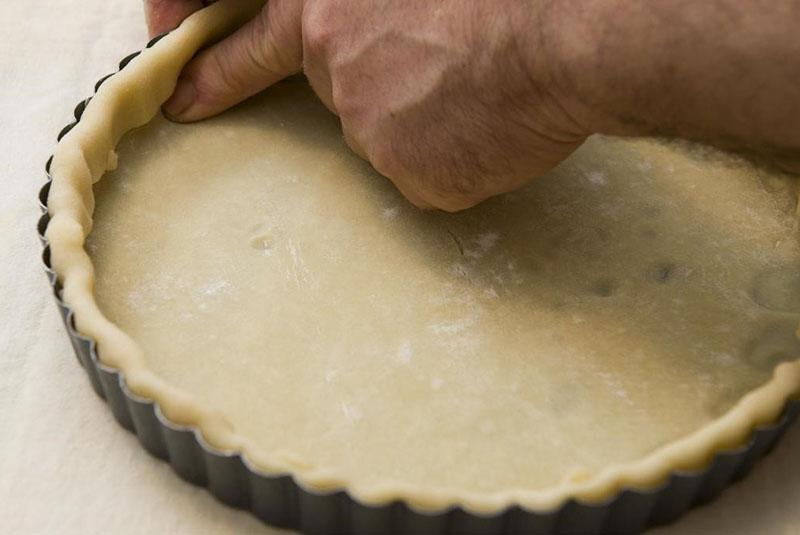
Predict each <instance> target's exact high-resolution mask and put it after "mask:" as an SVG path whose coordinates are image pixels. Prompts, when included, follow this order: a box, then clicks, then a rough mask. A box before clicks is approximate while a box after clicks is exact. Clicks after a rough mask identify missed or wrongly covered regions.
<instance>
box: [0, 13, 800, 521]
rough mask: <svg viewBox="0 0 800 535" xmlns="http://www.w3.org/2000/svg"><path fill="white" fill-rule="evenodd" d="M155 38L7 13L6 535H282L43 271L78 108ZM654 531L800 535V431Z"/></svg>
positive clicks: (0, 207)
mask: <svg viewBox="0 0 800 535" xmlns="http://www.w3.org/2000/svg"><path fill="white" fill-rule="evenodd" d="M146 40H147V37H146V33H145V28H144V24H143V16H142V5H141V2H140V1H138V0H83V1H80V2H78V1H75V0H72V1H70V0H53V1H47V2H46V1H44V0H2V1H1V2H0V266H2V269H3V270H4V273H3V274H2V275H0V531H2V532H4V533H62V534H70V533H87V532H88V533H93V532H98V531H101V530H102V532H106V533H116V534H120V535H124V534H134V533H153V534H157V533H169V534H175V535H179V534H216V533H219V534H222V533H234V532H238V533H242V532H243V533H260V534H275V533H279V531H278V530H273V529H270V528H267V527H265V526H264V525H263V524H261V523H260V522H259V521H258V520H256V519H255V517H252V516H250V515H249V514H247V513H244V512H241V511H236V510H234V509H230V508H228V507H226V506H224V505H222V504H220V503H218V502H217V501H216V500H214V498H212V497H211V495H210V494H208V493H207V492H206V491H205V490H203V489H200V488H197V487H194V486H191V485H189V484H187V483H184V482H183V481H182V480H180V479H179V478H178V477H177V476H176V475H174V474H173V473H172V471H171V470H170V468H169V466H168V465H167V464H165V463H163V462H161V461H158V460H156V459H154V458H153V457H151V456H150V455H148V454H147V453H145V451H144V450H143V449H142V448H141V447H140V446H139V444H138V442H136V440H135V438H134V437H133V435H132V434H130V433H128V432H127V431H124V430H123V429H122V428H120V427H119V426H118V425H117V424H116V422H114V420H113V419H112V417H111V413H110V412H109V411H108V409H107V407H106V406H105V404H104V403H103V402H102V401H101V400H100V399H99V398H98V397H97V396H96V395H95V394H94V392H93V391H92V390H91V388H90V386H89V383H88V380H87V378H86V376H85V374H84V372H83V371H82V370H81V368H80V367H79V366H78V364H77V363H76V360H75V357H74V356H73V355H72V349H71V347H70V345H69V342H68V340H67V337H66V335H65V333H64V330H63V326H62V325H61V320H60V318H59V316H58V313H57V310H56V307H55V305H54V303H53V300H52V297H51V295H50V291H49V287H48V285H47V283H46V279H45V276H44V274H43V273H42V270H41V264H40V260H39V255H40V247H39V244H38V241H37V238H36V233H35V225H36V221H37V218H38V216H39V212H38V208H37V206H36V194H37V192H38V190H39V187H40V186H41V185H42V183H43V182H44V171H43V168H44V163H45V160H46V159H47V157H48V156H49V154H50V153H51V151H52V149H53V146H54V144H55V136H56V134H57V133H58V131H59V130H60V128H61V127H62V126H64V125H65V124H66V123H67V122H68V121H69V119H70V114H71V111H72V108H73V106H74V105H75V104H76V103H77V102H78V101H79V100H81V99H82V98H84V97H86V96H88V95H89V94H90V93H91V90H92V86H93V84H94V82H95V81H96V80H97V79H98V78H100V77H101V76H102V75H104V74H106V73H108V72H112V71H114V70H116V64H117V62H118V61H119V60H120V59H122V58H123V57H124V56H125V55H127V54H128V53H129V52H132V51H135V50H138V49H140V48H141V47H142V46H143V45H144V44H145V42H146ZM652 533H653V534H660V535H673V534H698V535H699V534H715V533H720V534H722V533H725V534H731V535H736V534H751V533H763V534H782V535H789V534H797V533H800V425H794V426H793V428H792V429H790V430H789V433H788V435H787V436H786V437H785V439H784V440H783V441H782V443H781V444H780V445H779V446H778V448H777V449H776V451H775V452H774V453H773V454H772V455H770V456H769V457H768V458H767V459H765V460H764V461H763V462H762V463H761V464H760V465H758V466H757V467H756V468H755V470H754V472H753V473H752V474H751V475H750V476H749V477H748V478H746V479H745V480H743V481H742V482H740V483H738V484H736V485H735V486H733V487H732V488H730V489H728V490H727V491H726V492H725V493H724V495H723V496H722V497H721V498H720V499H719V500H717V501H716V502H714V503H713V504H711V505H708V506H705V507H702V508H699V509H696V510H694V511H693V512H691V513H690V514H689V515H688V516H686V517H684V518H683V519H682V520H680V521H679V522H678V523H676V524H674V525H672V526H668V527H666V528H660V529H657V530H653V531H652Z"/></svg>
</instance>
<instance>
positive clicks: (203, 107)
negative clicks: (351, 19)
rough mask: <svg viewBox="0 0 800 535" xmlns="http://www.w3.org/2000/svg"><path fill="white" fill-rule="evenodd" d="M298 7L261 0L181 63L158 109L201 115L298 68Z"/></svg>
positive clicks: (293, 1) (176, 115)
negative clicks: (255, 10) (254, 10)
mask: <svg viewBox="0 0 800 535" xmlns="http://www.w3.org/2000/svg"><path fill="white" fill-rule="evenodd" d="M302 10H303V3H302V0H270V1H269V2H267V4H266V5H265V6H264V8H263V9H262V10H261V11H260V12H259V14H258V15H256V17H255V18H253V19H252V20H250V21H249V22H248V23H247V24H245V25H244V26H242V27H241V28H239V29H238V30H237V31H236V32H234V33H233V34H232V35H230V36H229V37H227V38H226V39H223V40H222V41H220V42H219V43H217V44H215V45H213V46H212V47H210V48H208V49H206V50H204V51H203V52H201V53H200V54H199V55H198V56H197V57H195V58H194V59H193V60H192V61H191V62H189V64H188V65H186V67H185V68H184V69H183V72H182V73H181V76H180V78H179V79H178V85H177V86H176V87H175V92H174V93H173V94H172V96H171V97H170V98H169V100H167V102H166V103H164V114H165V115H167V117H169V118H170V119H172V120H175V121H179V122H190V121H197V120H199V119H204V118H206V117H210V116H212V115H216V114H218V113H220V112H223V111H225V110H226V109H228V108H230V107H231V106H233V105H235V104H238V103H239V102H241V101H243V100H245V99H247V98H248V97H251V96H253V95H255V94H256V93H258V92H259V91H261V90H263V89H265V88H267V87H268V86H270V85H272V84H274V83H275V82H277V81H279V80H281V79H283V78H286V77H287V76H289V75H292V74H295V73H297V72H300V70H301V69H302V65H303V57H302V56H303V40H302V35H301V17H302Z"/></svg>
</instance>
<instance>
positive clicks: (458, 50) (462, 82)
mask: <svg viewBox="0 0 800 535" xmlns="http://www.w3.org/2000/svg"><path fill="white" fill-rule="evenodd" d="M546 4H547V2H545V1H541V2H535V3H529V2H519V1H514V0H492V1H486V2H471V1H469V0H449V1H445V2H440V3H437V4H435V5H433V4H431V3H430V2H428V1H426V0H348V1H345V2H343V1H338V2H337V1H333V0H317V1H315V2H304V1H302V0H270V1H269V2H268V3H267V4H266V5H265V6H264V8H263V10H262V11H261V12H260V14H259V15H258V16H256V17H255V18H254V19H253V20H252V21H250V22H249V23H248V24H246V25H245V26H243V27H242V28H241V29H239V30H238V31H237V32H235V33H234V34H233V35H231V36H230V37H228V38H227V39H225V40H223V41H221V42H219V43H217V44H215V45H213V46H212V47H210V48H208V49H207V50H205V51H203V52H201V53H200V54H199V55H198V56H197V57H196V58H195V59H194V60H192V62H191V63H189V64H188V65H187V66H186V68H185V69H184V72H183V74H182V76H181V79H180V80H179V83H178V87H177V88H176V91H175V93H174V95H173V96H172V98H171V99H170V100H169V101H168V102H167V103H166V104H165V106H164V110H165V113H166V114H167V115H168V116H169V117H170V118H172V119H174V120H177V121H182V122H184V121H195V120H199V119H203V118H206V117H209V116H212V115H215V114H217V113H220V112H222V111H224V110H225V109H227V108H229V107H231V106H233V105H234V104H237V103H238V102H240V101H242V100H244V99H246V98H248V97H250V96H252V95H254V94H256V93H258V92H259V91H261V90H263V89H264V88H266V87H268V86H269V85H271V84H273V83H275V82H277V81H279V80H280V79H282V78H284V77H286V76H289V75H291V74H295V73H298V72H301V71H303V72H304V73H305V75H306V76H307V78H308V80H309V82H310V83H311V85H312V87H313V88H314V90H315V91H316V92H317V94H318V95H319V97H320V98H321V100H322V102H323V103H324V104H325V105H326V106H327V107H328V108H329V109H330V110H331V111H333V112H334V113H336V114H337V115H339V117H340V119H341V123H342V129H343V131H344V136H345V139H346V140H347V143H348V144H349V145H350V147H351V148H352V149H353V150H354V151H355V152H356V153H358V154H359V155H361V156H362V157H363V158H365V159H368V160H369V161H370V162H371V163H372V165H373V166H374V167H375V168H376V169H377V170H378V171H379V172H380V173H382V174H384V175H386V176H387V177H389V178H390V179H391V180H392V181H393V182H394V184H395V185H396V186H397V187H398V189H399V190H400V191H401V192H402V193H403V194H404V195H405V196H406V197H407V198H408V199H409V200H410V201H411V202H412V203H414V204H415V205H417V206H419V207H424V208H429V207H434V208H441V209H444V210H448V211H455V210H460V209H463V208H467V207H469V206H472V205H474V204H477V203H479V202H480V201H482V200H484V199H486V198H488V197H490V196H492V195H495V194H498V193H502V192H506V191H510V190H513V189H516V188H518V187H520V186H521V185H523V184H524V183H526V182H527V181H529V180H530V179H532V178H533V177H535V176H537V175H539V174H542V173H544V172H546V171H547V170H549V169H550V168H551V167H553V166H555V165H556V164H557V163H558V162H560V161H561V160H562V159H564V158H565V157H566V156H568V155H569V154H570V153H571V152H572V151H573V150H575V149H576V148H577V147H578V146H579V145H580V144H581V143H582V141H583V140H584V139H585V137H586V136H587V135H588V134H589V133H590V131H589V130H588V129H587V128H585V127H584V126H582V125H581V124H579V123H578V122H577V121H575V120H574V119H573V118H572V116H571V115H570V113H569V111H568V109H569V108H570V106H571V104H570V103H569V102H568V100H567V99H566V98H565V97H564V95H562V94H561V92H560V91H559V84H558V80H557V79H556V76H557V74H558V69H556V64H555V59H554V58H552V57H549V56H548V47H547V35H546V34H547V24H546V16H547V10H546ZM203 5H204V2H203V1H202V0H146V1H145V7H146V10H145V11H146V14H147V21H148V26H149V29H150V33H151V34H152V35H156V34H159V33H162V32H164V31H167V30H169V29H171V28H173V27H175V26H176V25H177V24H178V23H179V22H180V21H181V20H182V19H183V18H185V17H186V16H187V15H189V14H190V13H192V12H193V11H195V10H197V9H200V8H201V7H203Z"/></svg>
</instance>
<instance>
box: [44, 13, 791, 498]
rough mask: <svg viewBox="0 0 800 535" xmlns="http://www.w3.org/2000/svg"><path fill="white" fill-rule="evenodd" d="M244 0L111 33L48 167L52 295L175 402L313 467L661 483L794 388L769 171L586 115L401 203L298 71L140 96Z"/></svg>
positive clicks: (316, 471) (477, 484) (311, 480)
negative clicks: (553, 137)
mask: <svg viewBox="0 0 800 535" xmlns="http://www.w3.org/2000/svg"><path fill="white" fill-rule="evenodd" d="M259 4H260V2H235V3H234V2H231V1H225V0H223V1H221V2H219V3H217V4H214V5H213V6H212V7H210V8H208V9H205V10H203V11H202V12H199V13H198V14H196V15H194V16H192V17H190V18H189V19H187V21H186V22H185V23H184V24H183V25H182V26H181V27H180V28H179V29H178V30H176V31H175V32H173V33H171V34H170V35H169V36H167V37H165V38H164V39H162V40H161V41H160V42H159V43H158V44H156V45H155V46H154V47H153V48H151V49H148V50H146V51H145V52H144V53H143V54H142V55H141V56H139V57H138V58H136V59H134V60H133V62H132V63H131V64H130V65H129V66H128V67H126V68H125V70H124V71H122V72H121V73H119V74H117V75H115V76H114V77H112V78H111V79H109V80H108V81H106V83H105V84H104V85H103V86H102V87H101V88H100V90H99V92H98V94H97V95H96V96H95V98H94V99H93V101H92V102H91V103H90V105H89V106H88V107H87V109H86V111H85V112H84V115H83V117H82V119H81V122H80V123H79V124H78V125H77V126H76V127H75V128H73V130H72V131H70V133H69V134H67V136H65V137H64V138H63V140H62V141H61V143H59V145H58V146H57V149H56V153H55V156H54V159H53V163H52V166H51V175H52V177H53V184H52V186H51V190H50V195H49V199H48V207H49V211H50V214H51V221H50V224H49V226H48V229H47V238H48V239H49V241H50V246H51V258H52V264H53V267H54V269H55V271H56V272H57V273H58V276H59V280H60V281H61V283H62V285H63V299H64V300H65V301H66V302H67V304H68V305H69V306H71V307H72V308H73V309H74V310H75V318H76V324H77V328H78V330H79V331H80V332H82V333H84V334H86V335H88V336H90V337H92V338H93V339H95V340H96V341H97V343H98V352H99V358H100V359H101V361H102V362H103V363H104V364H107V365H110V366H113V367H116V368H119V369H121V370H122V371H123V373H124V377H125V380H126V383H127V386H128V388H129V389H130V390H131V391H132V392H133V393H135V394H137V395H139V396H142V397H146V398H151V399H154V400H156V401H157V402H158V403H159V405H160V407H161V410H162V412H163V413H164V414H165V415H166V416H167V417H168V418H169V419H170V420H173V421H174V422H176V423H179V424H186V425H193V426H196V427H197V428H199V429H200V430H201V432H202V434H203V437H204V439H205V440H206V441H207V442H208V443H209V444H210V445H211V446H213V447H215V448H218V449H221V450H236V451H243V452H244V454H245V456H246V458H247V459H248V461H249V462H250V463H251V464H252V465H253V466H254V467H255V468H256V469H258V470H261V471H264V472H267V473H284V472H289V473H292V474H294V475H295V477H296V478H297V479H298V481H299V482H300V483H301V484H303V485H304V486H306V487H307V488H310V489H312V490H315V491H331V490H335V489H339V488H342V487H345V488H347V489H348V490H349V491H350V492H351V493H352V494H353V495H354V496H355V497H356V498H358V499H360V500H362V501H364V502H367V503H384V502H386V501H389V500H392V499H397V498H402V499H404V500H406V501H408V502H409V503H410V504H411V505H412V506H414V507H416V508H419V509H423V510H435V509H440V508H442V507H446V506H450V505H453V504H455V503H459V504H462V505H464V506H466V507H467V508H469V509H471V510H473V511H476V512H482V513H491V512H494V511H497V510H499V509H500V508H502V507H505V506H508V505H509V504H513V503H519V504H521V505H523V506H524V507H528V508H532V509H546V508H550V507H554V506H556V505H558V504H559V503H561V502H562V501H564V500H565V499H567V498H568V497H572V496H577V497H580V498H583V499H587V500H594V501H600V500H604V499H607V498H609V497H610V496H612V495H613V494H614V493H615V492H616V491H617V490H618V489H620V488H622V487H630V486H633V487H637V488H649V487H652V486H654V485H658V484H659V483H661V482H663V481H664V479H665V478H666V477H667V476H668V475H669V474H670V472H672V471H674V470H678V469H698V468H701V467H703V466H704V464H705V463H706V462H707V461H708V460H709V459H710V458H711V456H712V455H713V454H714V453H715V452H716V451H718V450H719V449H722V448H727V447H735V446H739V445H741V444H742V443H743V442H744V441H745V440H746V439H747V438H748V436H749V433H750V432H751V430H752V429H753V427H755V426H756V425H760V424H765V423H769V422H771V421H773V420H774V419H775V418H776V417H777V416H778V414H779V413H780V411H781V410H782V408H783V406H784V404H785V402H786V400H787V399H788V398H790V397H792V396H796V395H797V393H798V392H800V361H799V360H797V358H798V356H800V343H798V341H797V338H796V336H795V329H796V327H797V324H798V319H800V318H799V316H800V269H798V268H800V243H798V240H797V236H798V233H797V215H796V207H797V191H796V186H795V184H794V181H793V180H792V179H791V178H790V177H788V176H781V175H775V174H769V173H767V172H765V171H764V170H762V169H758V168H755V167H753V166H750V165H748V164H746V163H743V162H741V161H738V160H736V159H733V158H732V157H729V156H723V155H720V154H718V153H716V152H708V151H707V152H701V150H700V149H697V148H692V147H685V146H677V145H669V144H665V143H659V142H655V141H646V140H628V141H623V140H617V139H610V138H601V137H595V138H592V139H590V140H589V141H588V142H587V143H586V144H585V145H584V146H583V147H582V148H581V149H580V150H579V151H577V152H576V153H575V154H574V155H573V156H572V157H571V158H570V159H569V160H567V161H566V162H564V163H563V164H562V165H561V166H559V167H558V168H557V169H556V170H554V171H553V172H551V173H550V174H548V175H547V176H545V177H541V178H540V179H537V180H536V181H535V182H534V183H533V184H532V185H530V186H529V187H527V188H525V189H523V190H521V191H519V192H516V193H512V194H508V195H505V196H502V197H500V198H495V199H491V200H489V201H487V202H485V203H483V204H481V205H480V206H478V207H477V208H475V209H471V210H468V211H466V212H462V213H458V214H446V213H440V212H422V211H419V210H417V209H415V208H414V207H412V206H411V205H410V204H408V203H407V202H406V201H404V200H403V198H402V197H401V196H400V195H399V194H398V193H397V192H396V190H395V189H394V188H393V187H392V186H391V184H390V183H389V182H388V180H386V179H385V178H383V177H380V176H379V175H377V174H376V173H375V172H374V171H372V170H371V168H370V167H369V165H368V164H366V163H365V162H362V161H361V160H359V159H358V158H357V157H356V156H354V155H352V154H351V153H350V152H349V151H348V150H347V149H346V146H345V144H344V142H343V140H342V136H341V133H340V129H339V125H338V122H337V120H336V118H335V117H333V116H332V115H330V114H329V113H328V112H327V111H326V110H325V109H324V107H323V106H322V105H321V104H320V103H319V102H318V100H317V99H316V98H315V97H314V96H313V93H312V92H311V91H310V89H309V88H308V87H307V85H306V84H305V82H304V81H303V80H302V79H298V78H296V79H291V80H288V81H286V82H283V83H281V84H278V85H277V86H275V87H273V88H271V89H270V90H268V91H267V92H265V93H264V94H263V95H261V96H259V97H257V98H255V99H251V100H250V101H249V102H247V103H245V104H243V105H241V106H239V107H237V108H236V109H234V110H232V111H229V112H226V113H225V114H223V115H221V116H219V117H217V118H214V119H211V120H208V121H204V122H202V123H198V124H193V125H189V126H186V125H176V124H173V123H170V122H168V121H166V120H165V119H163V118H162V117H160V116H157V112H158V107H159V105H160V103H161V102H163V101H164V100H165V99H166V98H167V97H168V96H169V94H170V93H171V91H172V88H173V87H174V84H175V80H176V77H177V74H178V72H179V71H180V68H181V66H182V65H183V64H184V63H185V62H186V61H188V59H189V58H190V57H191V56H192V55H193V53H194V52H195V51H196V50H197V49H198V48H199V47H200V46H202V45H203V44H204V43H207V42H209V41H211V40H213V39H216V38H219V37H220V36H221V35H224V34H225V33H226V32H229V31H230V29H231V28H234V27H236V26H237V25H238V24H240V23H241V21H242V20H245V19H246V18H248V17H249V16H250V15H251V14H252V13H253V12H254V10H256V9H258V7H259ZM153 117H155V118H154V119H153V120H152V121H151V120H150V119H151V118H153ZM148 121H149V123H148ZM145 124H146V126H143V127H142V128H140V129H138V130H136V131H134V132H132V133H131V134H129V135H128V136H126V137H125V138H123V139H122V141H121V143H119V147H118V151H119V154H118V159H119V168H118V169H117V170H115V171H113V172H111V173H109V174H108V176H107V177H106V180H104V181H102V182H100V183H98V184H97V185H96V186H94V187H92V184H93V183H95V182H97V180H98V179H99V178H100V177H101V176H102V175H103V173H104V172H105V171H106V170H107V169H110V168H113V167H115V166H116V161H117V153H116V152H115V151H114V147H115V146H116V145H117V143H118V142H119V140H120V138H121V137H122V134H123V133H124V132H126V131H129V130H131V129H133V128H135V127H139V126H142V125H145ZM94 195H96V196H97V206H96V208H95V202H94ZM93 212H94V221H92V219H93V217H92V214H93ZM93 224H94V228H93V229H92V225H93ZM90 230H91V235H90V236H89V238H88V243H87V244H86V251H88V253H89V254H88V255H87V253H86V252H85V251H84V248H83V245H84V241H85V240H86V237H87V235H88V233H89V231H90ZM95 293H96V299H95ZM101 310H102V312H101Z"/></svg>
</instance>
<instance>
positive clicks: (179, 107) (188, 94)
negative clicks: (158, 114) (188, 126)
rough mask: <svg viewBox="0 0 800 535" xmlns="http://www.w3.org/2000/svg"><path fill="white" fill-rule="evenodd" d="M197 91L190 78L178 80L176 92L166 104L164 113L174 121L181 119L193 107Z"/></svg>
mask: <svg viewBox="0 0 800 535" xmlns="http://www.w3.org/2000/svg"><path fill="white" fill-rule="evenodd" d="M195 96H197V91H196V90H195V88H194V84H193V83H192V81H191V80H189V79H188V78H178V84H177V85H176V86H175V91H174V92H173V93H172V96H171V97H169V100H167V101H166V102H165V103H164V113H166V114H167V116H168V117H170V118H173V119H180V118H181V115H183V114H184V113H185V112H186V110H188V109H189V107H191V105H192V103H193V102H194V99H195Z"/></svg>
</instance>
